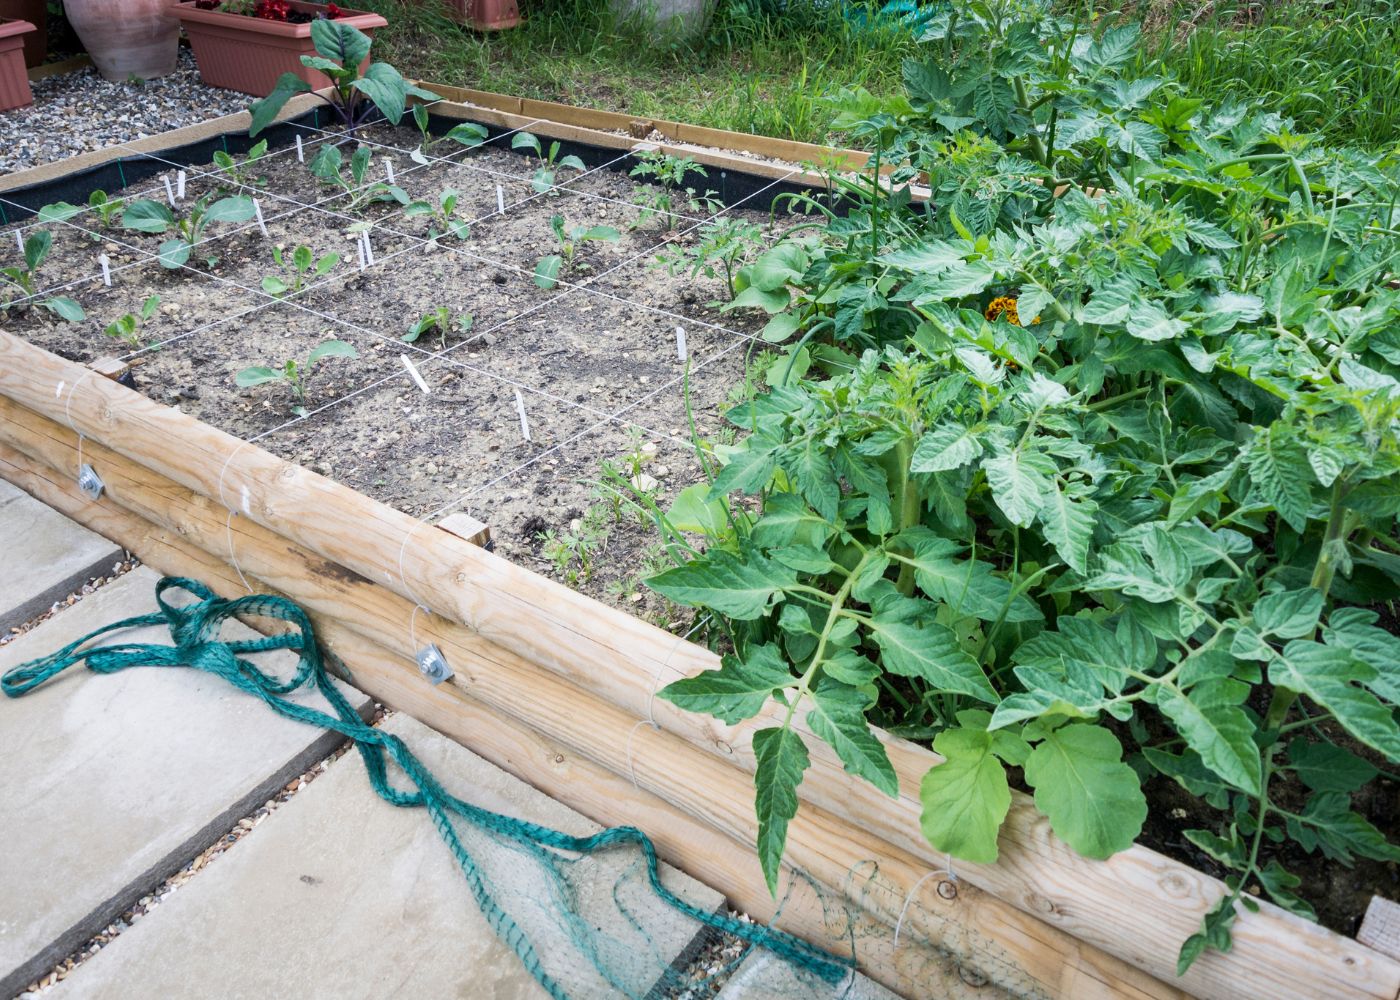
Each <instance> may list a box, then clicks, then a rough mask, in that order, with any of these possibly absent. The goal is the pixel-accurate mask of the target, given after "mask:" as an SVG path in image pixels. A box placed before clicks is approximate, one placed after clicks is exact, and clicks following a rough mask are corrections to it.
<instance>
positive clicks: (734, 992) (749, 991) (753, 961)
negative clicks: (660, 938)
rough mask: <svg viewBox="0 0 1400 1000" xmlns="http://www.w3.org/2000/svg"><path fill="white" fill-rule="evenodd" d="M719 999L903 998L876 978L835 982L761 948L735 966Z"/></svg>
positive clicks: (836, 999) (828, 999) (895, 999)
mask: <svg viewBox="0 0 1400 1000" xmlns="http://www.w3.org/2000/svg"><path fill="white" fill-rule="evenodd" d="M716 1000H899V997H898V995H896V994H894V993H891V992H890V991H889V990H887V989H885V988H884V987H883V986H881V985H880V984H879V983H877V982H875V980H873V979H870V978H868V977H866V976H863V975H861V974H860V973H856V975H855V978H854V981H852V980H850V979H847V980H843V981H842V982H840V983H837V984H836V985H835V986H833V985H831V984H830V983H824V982H822V981H821V980H820V979H818V978H817V977H815V976H812V975H808V974H805V973H802V972H799V971H798V970H797V969H796V968H794V967H793V966H792V964H791V963H789V962H786V961H784V960H783V959H781V958H779V957H778V956H777V955H774V954H773V953H772V952H770V951H764V950H763V949H758V950H756V951H754V952H753V954H751V955H750V956H749V957H748V958H746V959H744V962H743V964H741V965H740V966H739V968H738V969H736V970H735V972H734V975H733V976H731V977H730V979H729V982H727V983H725V985H724V989H722V990H720V993H719V996H718V997H717V998H716Z"/></svg>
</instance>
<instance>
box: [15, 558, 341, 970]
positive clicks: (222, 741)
mask: <svg viewBox="0 0 1400 1000" xmlns="http://www.w3.org/2000/svg"><path fill="white" fill-rule="evenodd" d="M158 579H159V576H158V574H156V573H154V572H152V571H151V570H150V569H147V568H144V567H142V568H138V569H136V570H133V571H132V572H130V573H128V574H127V575H125V576H123V577H121V578H119V579H117V580H115V581H113V582H112V583H110V584H108V585H106V586H104V587H102V588H100V589H98V590H97V591H96V592H94V593H93V594H91V595H90V596H88V597H86V598H84V599H83V600H82V601H81V602H80V603H78V604H76V605H74V606H73V607H70V608H66V609H64V610H63V611H61V612H60V613H59V614H57V615H55V616H54V617H53V618H51V619H49V620H47V621H45V622H44V623H42V624H41V625H40V626H39V627H38V628H36V629H34V630H33V631H32V632H29V633H27V634H25V635H22V636H20V637H19V638H17V639H16V640H15V641H14V642H11V643H9V644H8V645H6V646H3V647H0V672H4V671H5V670H8V669H9V668H11V667H13V666H16V665H18V664H20V663H22V662H24V661H26V660H29V659H33V658H34V657H38V656H42V655H44V654H46V653H49V652H52V651H53V650H55V649H58V648H60V647H62V646H64V645H67V644H68V643H69V642H72V641H73V640H75V639H77V638H79V637H81V636H83V635H85V634H86V633H88V632H90V631H91V630H93V629H95V628H97V627H99V626H101V625H106V624H110V623H111V622H114V621H117V620H119V619H122V618H127V617H131V616H133V615H138V614H145V613H148V612H151V611H154V610H156V603H155V583H156V581H157V580H158ZM224 634H225V635H226V636H229V637H234V636H235V635H239V636H242V637H250V636H251V635H252V634H253V633H252V630H251V629H247V628H246V627H245V626H243V625H241V624H239V623H238V622H230V623H229V624H228V625H227V626H226V627H225V631H224ZM104 638H105V640H106V641H112V639H113V638H115V639H116V640H118V641H130V642H154V643H161V644H168V643H169V642H170V636H169V632H168V631H167V630H166V629H165V628H164V627H152V628H149V629H140V630H129V631H125V632H119V633H113V634H112V635H111V636H108V637H104ZM99 641H101V640H99ZM258 662H260V663H262V664H263V665H264V668H265V669H280V670H284V671H290V670H291V669H292V667H293V666H294V664H295V662H296V658H295V656H294V655H293V654H292V653H290V652H287V651H281V652H278V653H272V654H260V656H259V657H258ZM343 690H345V691H346V693H347V694H349V695H350V696H351V701H352V703H353V704H355V705H356V707H357V709H359V710H360V711H365V710H366V709H367V707H368V705H369V699H367V698H366V697H365V696H364V695H362V694H360V693H359V692H357V691H353V690H352V689H350V688H348V687H346V688H344V689H343ZM297 697H298V700H302V701H305V702H307V703H308V704H312V705H315V706H317V707H321V708H325V707H327V706H326V705H325V701H324V699H322V698H321V696H320V695H319V694H315V693H314V692H302V693H300V694H299V695H298V696H297ZM340 742H341V741H340V740H339V738H337V737H335V736H334V735H332V734H326V733H323V732H320V731H318V730H316V729H314V728H312V727H310V726H306V725H302V724H300V723H297V722H293V721H291V720H288V719H283V718H280V717H278V716H276V715H274V714H273V713H272V712H271V711H269V710H268V708H267V707H266V706H265V705H263V704H262V702H260V701H258V700H257V699H255V698H252V697H250V696H248V695H246V694H244V693H242V692H240V691H237V690H236V689H234V688H232V687H230V686H229V685H228V684H227V683H226V682H225V681H223V680H221V679H219V678H217V677H213V676H211V675H208V674H205V673H202V672H200V671H196V670H188V669H157V668H137V669H131V670H125V671H121V672H119V673H116V674H108V675H97V674H93V673H91V672H89V671H88V670H86V669H85V668H82V667H74V668H70V670H68V671H67V672H65V673H64V674H62V675H60V676H59V677H57V678H55V679H54V680H51V681H50V682H49V683H48V684H45V685H43V686H41V687H39V688H37V689H35V690H34V691H32V692H30V693H29V694H27V695H25V696H23V697H22V698H19V699H16V700H10V699H8V698H0V803H3V819H2V820H0V997H10V996H13V995H14V994H16V993H18V992H19V991H20V990H22V989H24V987H25V986H26V985H28V984H29V983H30V982H32V981H33V980H34V979H35V978H37V977H38V976H41V975H43V974H44V973H46V972H47V971H48V970H49V969H50V968H51V967H52V966H53V965H54V964H55V963H56V962H57V961H59V960H60V959H62V958H63V957H64V956H65V955H67V954H68V953H69V952H71V951H72V950H73V949H74V948H75V947H77V946H79V945H81V944H82V943H83V942H84V941H86V940H87V939H88V938H89V937H91V936H92V934H93V933H95V932H96V931H98V930H100V929H101V928H103V927H105V926H106V925H107V924H108V923H110V922H111V920H112V918H113V917H115V916H116V915H117V914H119V913H121V912H122V911H123V910H125V909H126V908H127V907H129V906H130V905H131V904H132V903H134V902H135V901H136V900H138V899H139V898H140V897H141V896H143V895H145V894H146V892H147V891H148V890H149V889H150V888H152V887H153V886H155V885H156V884H158V883H159V882H160V881H161V880H162V879H164V878H165V877H166V876H168V875H170V874H171V873H173V872H174V871H177V870H178V869H179V868H180V867H181V866H182V865H184V864H185V863H186V862H188V861H189V860H190V859H191V858H193V857H194V856H195V855H196V854H198V853H199V852H200V851H202V850H203V849H204V848H205V847H207V846H208V845H209V844H211V843H213V842H214V841H215V840H217V839H218V838H219V837H220V836H222V835H223V834H224V833H226V832H227V831H228V830H229V828H230V827H232V826H233V825H234V824H235V823H236V822H237V821H238V819H239V818H241V817H242V816H244V815H247V814H248V813H249V812H251V811H252V810H254V809H255V808H257V806H259V805H261V804H262V803H263V802H265V801H266V800H267V799H269V798H271V797H272V795H273V794H275V793H276V792H277V790H278V789H279V788H281V787H282V786H284V785H286V784H287V783H288V782H289V781H291V780H292V779H293V778H294V777H295V776H296V775H298V774H300V773H301V772H303V771H304V770H306V769H307V768H308V767H310V766H311V765H312V764H313V763H314V762H316V761H318V760H321V759H323V758H324V757H325V756H326V755H327V754H329V753H330V752H331V751H332V750H333V749H334V748H335V747H336V746H338V745H339V743H340ZM171 995H175V994H171ZM186 995H188V994H186Z"/></svg>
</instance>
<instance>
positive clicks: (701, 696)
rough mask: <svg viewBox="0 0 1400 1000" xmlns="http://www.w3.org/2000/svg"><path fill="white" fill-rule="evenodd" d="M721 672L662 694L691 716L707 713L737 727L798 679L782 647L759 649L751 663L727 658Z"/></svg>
mask: <svg viewBox="0 0 1400 1000" xmlns="http://www.w3.org/2000/svg"><path fill="white" fill-rule="evenodd" d="M720 662H721V666H720V668H719V669H718V670H706V671H704V672H703V673H699V674H696V675H695V676H694V677H687V678H685V679H684V680H679V681H676V682H674V683H672V684H668V685H666V687H664V688H662V689H661V690H660V691H659V692H658V694H660V696H661V697H662V698H665V699H666V700H667V701H669V702H671V704H673V705H676V706H678V707H680V708H683V709H685V710H686V711H687V712H706V713H708V714H710V715H713V716H715V717H716V718H718V719H721V720H722V721H724V722H726V723H728V724H729V725H731V726H732V725H734V724H735V723H737V722H742V721H743V720H744V719H751V718H753V717H754V716H755V715H757V714H758V713H759V712H760V711H761V710H762V708H763V706H764V704H766V703H767V701H768V699H769V698H770V697H772V694H773V692H774V691H775V690H777V689H780V688H785V687H789V686H791V685H793V684H795V683H796V679H795V678H794V677H793V676H792V674H791V673H789V672H788V664H787V661H786V660H784V659H783V654H782V653H781V652H780V651H779V650H778V647H776V646H773V645H763V646H756V647H754V648H753V649H751V650H750V651H749V655H748V658H747V659H744V660H741V659H739V657H737V656H732V655H731V656H726V657H724V659H723V660H721V661H720Z"/></svg>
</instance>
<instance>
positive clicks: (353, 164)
mask: <svg viewBox="0 0 1400 1000" xmlns="http://www.w3.org/2000/svg"><path fill="white" fill-rule="evenodd" d="M370 158H371V154H370V150H369V147H368V146H360V147H359V148H358V149H356V150H355V152H353V153H351V154H350V160H349V163H348V164H347V163H346V161H345V157H344V155H343V154H342V153H341V152H340V149H339V148H338V147H336V146H331V145H324V146H322V147H321V149H320V151H319V152H318V153H317V154H316V155H315V156H313V157H312V158H311V162H310V163H308V164H307V169H309V170H310V171H311V173H312V174H313V175H314V176H315V177H317V178H319V179H320V180H321V181H323V182H324V183H326V184H329V185H333V186H335V187H338V188H340V189H342V190H343V191H344V192H345V193H346V194H348V195H349V196H350V200H349V202H347V203H346V205H345V209H346V211H348V212H354V211H356V210H357V209H359V208H361V207H363V206H365V205H368V204H370V203H371V202H377V201H396V202H398V203H399V204H400V205H407V204H408V203H409V197H408V192H407V191H405V190H404V189H403V188H401V187H399V186H398V185H397V184H386V183H384V182H383V181H373V182H370V183H366V182H365V178H366V177H368V176H369V166H370ZM347 165H348V167H349V176H346V173H345V167H346V166H347Z"/></svg>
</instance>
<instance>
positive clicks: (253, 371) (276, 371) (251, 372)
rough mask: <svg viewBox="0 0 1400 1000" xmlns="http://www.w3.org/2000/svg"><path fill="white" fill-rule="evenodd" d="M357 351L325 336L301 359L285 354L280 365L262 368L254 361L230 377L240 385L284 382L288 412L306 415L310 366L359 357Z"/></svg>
mask: <svg viewBox="0 0 1400 1000" xmlns="http://www.w3.org/2000/svg"><path fill="white" fill-rule="evenodd" d="M359 353H360V352H359V351H357V350H355V347H354V345H353V344H347V343H346V342H345V341H343V340H327V341H326V342H325V343H323V344H321V345H320V346H318V347H316V348H315V349H314V350H313V351H312V352H311V353H310V354H308V355H307V356H306V360H305V361H300V362H299V361H297V360H296V359H295V358H288V359H287V360H286V361H285V362H283V363H282V367H281V368H265V367H263V366H261V365H255V366H253V367H251V368H244V369H243V370H242V371H240V372H239V373H238V374H237V375H235V376H234V378H233V380H234V381H235V382H236V383H237V384H238V385H239V386H240V387H241V388H244V389H247V388H251V387H252V386H255V385H263V384H265V383H268V382H285V383H287V388H288V389H290V390H291V391H292V399H293V400H294V403H293V405H292V412H293V413H294V414H296V415H297V416H299V417H304V416H306V413H307V410H306V400H307V395H306V393H307V385H306V383H307V381H308V380H309V379H310V377H311V369H312V368H313V367H314V366H315V364H316V362H318V361H321V360H322V359H324V358H355V357H359Z"/></svg>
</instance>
